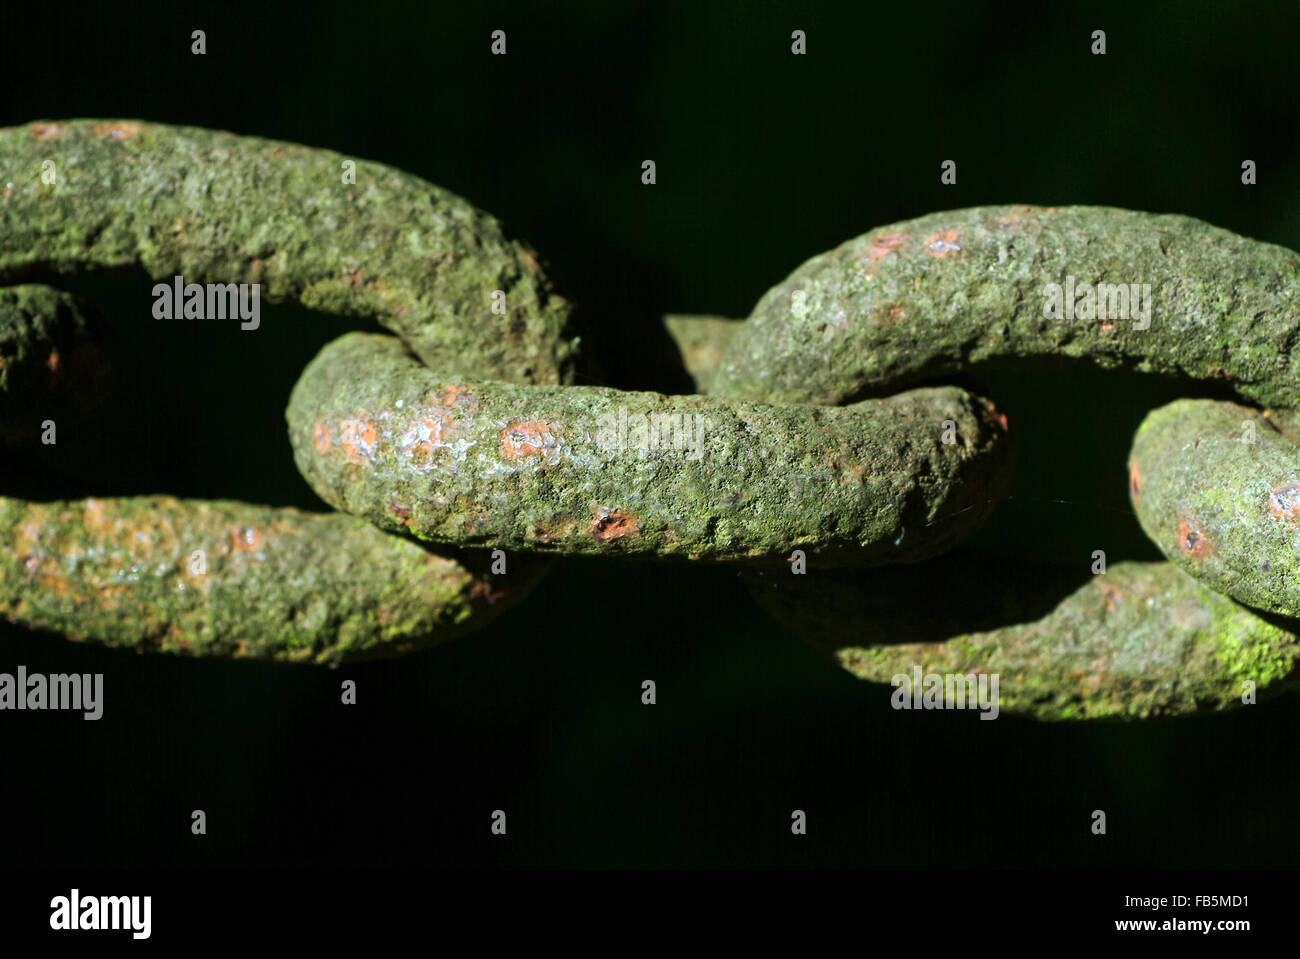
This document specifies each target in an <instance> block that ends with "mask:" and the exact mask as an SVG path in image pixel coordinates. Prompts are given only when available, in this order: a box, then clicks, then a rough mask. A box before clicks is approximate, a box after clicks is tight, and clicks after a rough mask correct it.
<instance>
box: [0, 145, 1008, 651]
mask: <svg viewBox="0 0 1300 959" xmlns="http://www.w3.org/2000/svg"><path fill="white" fill-rule="evenodd" d="M0 170H2V171H3V179H4V182H5V183H6V187H5V191H4V196H3V200H2V201H0V280H3V281H6V282H10V283H13V282H17V281H26V280H39V279H44V278H49V277H53V276H58V275H62V274H67V273H73V272H78V271H82V270H90V269H99V268H118V267H123V266H136V267H140V268H142V269H143V270H144V271H145V272H147V273H148V274H149V275H150V276H151V277H153V278H154V279H155V280H160V281H164V282H163V283H161V284H160V286H159V287H156V288H155V295H156V296H157V295H159V290H161V294H162V297H163V299H164V300H166V298H167V296H168V295H169V294H170V292H171V291H172V290H174V291H175V294H174V302H173V303H171V304H170V305H169V306H168V307H167V308H166V309H164V310H163V314H162V315H174V316H175V317H176V318H180V317H181V316H182V315H184V316H186V317H189V316H190V315H191V314H190V305H191V292H190V290H191V288H192V285H193V284H199V286H198V287H197V290H198V294H197V296H198V298H199V302H198V303H197V304H196V307H197V311H198V312H200V313H201V310H202V307H203V305H204V304H203V302H202V300H203V293H204V291H203V285H207V286H208V287H209V289H208V291H207V296H208V298H209V299H208V302H209V304H210V303H211V296H212V291H211V287H212V286H213V285H217V284H219V285H220V286H221V287H222V288H223V290H225V289H228V288H233V287H232V286H231V285H232V284H233V285H238V284H241V283H242V284H257V287H256V288H257V289H258V290H259V291H262V292H264V295H265V296H266V297H267V298H268V299H270V300H282V301H288V302H295V303H299V304H302V305H304V306H308V307H313V308H317V309H321V310H327V311H333V312H337V313H341V314H344V315H349V316H355V317H359V318H363V319H373V320H377V321H378V322H380V323H382V324H384V325H385V326H387V327H388V328H390V329H392V330H393V331H394V332H396V333H398V334H399V336H400V337H401V341H400V343H399V342H398V341H397V340H389V339H386V338H382V337H373V336H361V335H358V336H353V337H345V338H343V339H342V340H341V341H339V342H338V343H337V344H334V345H332V346H331V347H328V348H327V349H326V350H325V351H323V353H322V355H321V357H320V358H318V359H317V360H316V361H315V362H314V363H313V364H312V365H311V368H310V369H309V371H308V372H307V374H306V375H305V376H304V377H303V380H302V382H300V384H299V386H298V387H297V389H295V391H294V402H293V405H292V406H291V410H290V420H291V423H293V424H294V430H293V439H294V446H295V451H296V454H297V457H298V462H299V464H300V466H301V467H302V470H303V472H304V474H305V475H306V476H307V477H308V478H309V479H310V480H311V481H313V483H314V485H316V487H317V489H318V490H319V491H320V492H322V493H323V494H324V495H325V497H326V498H327V499H328V500H329V501H331V502H332V503H336V504H338V505H340V506H343V507H344V508H346V509H348V510H351V511H354V512H357V513H359V514H360V515H361V516H363V517H365V518H367V519H370V520H372V521H373V522H374V523H375V524H376V525H378V526H381V527H383V528H385V529H387V530H389V531H392V532H400V533H402V534H415V535H417V536H419V537H421V538H424V539H426V540H430V541H433V542H436V543H438V544H440V545H443V546H450V545H456V546H483V547H494V548H507V549H511V550H533V551H551V552H558V553H583V552H594V553H598V554H624V555H641V556H665V557H707V558H712V559H731V560H746V559H761V558H769V559H771V558H775V557H781V556H783V555H784V554H785V553H786V552H788V550H789V549H790V548H791V547H792V546H799V545H803V546H806V547H807V548H808V549H809V550H810V551H811V552H814V553H816V555H818V557H819V558H820V560H821V561H827V562H837V561H838V562H853V563H878V562H888V561H894V560H904V559H917V558H922V557H925V556H928V555H933V554H934V553H937V552H940V551H942V550H945V549H947V548H948V547H949V546H951V545H952V544H953V543H954V542H956V541H957V540H958V539H959V538H960V537H961V536H962V535H964V534H965V533H967V532H970V531H972V530H973V529H975V528H976V527H977V526H978V525H979V524H980V523H981V522H982V520H983V518H984V516H985V515H986V514H987V512H988V510H989V508H990V505H991V503H992V502H994V501H996V499H997V498H998V497H999V496H1000V495H1001V490H1002V487H1003V485H1004V484H1005V482H1006V479H1007V477H1008V475H1009V471H1008V470H1007V469H1005V468H1003V466H1002V465H1001V464H1003V463H1004V461H1005V459H1006V455H1007V451H1008V448H1009V447H1008V444H1007V443H1006V442H1005V440H1004V435H1003V434H1004V432H1005V425H1006V424H1005V420H1004V419H1003V418H1002V417H1000V415H999V414H998V413H997V412H996V411H995V410H994V409H993V408H992V407H991V405H990V404H988V403H987V402H985V401H983V400H979V399H977V398H974V397H970V396H968V395H967V394H965V393H964V392H963V391H961V390H959V389H956V388H954V387H945V388H940V389H930V390H918V391H915V392H914V393H911V394H904V395H901V396H899V397H894V398H890V399H888V400H882V401H876V402H872V403H868V404H862V405H861V406H860V407H859V408H858V409H852V410H849V409H846V410H833V409H819V408H814V407H771V406H767V405H764V404H758V403H738V404H720V403H717V402H713V401H709V400H706V399H702V398H700V397H665V396H661V395H658V394H645V393H620V392H618V391H615V390H605V389H595V388H574V387H563V388H562V387H560V386H559V384H565V383H568V382H569V381H570V380H571V379H572V362H573V359H574V357H575V354H576V345H577V344H576V340H574V339H573V338H572V337H571V336H570V335H569V333H568V326H567V317H568V307H567V304H565V303H564V301H563V300H561V299H560V298H559V297H557V296H555V295H554V294H553V293H552V292H551V291H550V285H549V282H548V281H547V280H546V277H545V276H544V274H543V273H542V271H541V268H540V266H539V265H538V263H537V260H536V258H535V256H534V255H533V254H532V252H531V251H530V250H529V249H528V248H527V247H524V246H522V245H520V244H517V243H514V242H511V241H507V240H506V239H505V238H504V237H503V236H502V235H501V232H500V230H499V228H498V227H497V225H496V222H495V221H494V220H493V219H492V218H491V217H489V216H487V215H486V214H483V213H481V212H480V211H478V210H476V209H474V208H473V207H472V206H470V205H469V204H468V203H466V202H465V201H463V200H461V199H460V198H458V197H455V196H452V195H451V194H448V193H446V192H445V191H442V190H440V189H438V188H437V187H434V186H432V185H431V184H428V183H425V182H423V181H421V180H418V179H416V178H414V177H411V176H409V175H407V174H404V173H401V172H400V171H396V170H392V169H389V168H387V167H383V166H380V165H379V164H373V163H367V162H365V161H352V160H349V159H348V158H346V157H343V156H341V155H339V154H335V153H332V152H330V151H324V150H313V149H309V148H305V147H300V146H296V145H293V144H286V143H278V142H273V141H266V140H259V139H256V138H251V137H236V136H232V135H230V134H224V133H216V132H212V131H207V130H199V129H194V128H183V127H166V126H161V125H158V124H148V123H138V122H134V121H93V120H79V121H71V122H66V123H61V122H53V123H35V124H29V125H28V126H26V127H20V128H16V129H11V130H4V131H0ZM349 174H350V176H349ZM250 193H255V194H256V196H257V197H258V199H259V202H257V203H247V202H242V201H241V202H236V201H240V200H241V198H243V197H246V196H247V195H249V194H250ZM12 289H13V290H14V291H22V290H26V289H43V288H26V287H14V288H12ZM6 295H12V296H18V295H19V292H14V293H12V294H6ZM31 295H32V296H38V294H35V293H33V294H31ZM39 295H42V296H47V297H48V296H57V297H63V296H64V295H63V294H58V293H57V292H55V291H48V293H43V294H39ZM224 295H225V293H224V292H223V293H221V294H220V296H224ZM241 295H242V294H241ZM182 300H184V312H183V313H182ZM62 302H63V301H62V300H60V303H62ZM217 302H218V305H221V300H220V299H218V301H217ZM209 308H210V307H209ZM54 309H55V305H54V304H53V303H52V302H50V303H46V304H45V308H44V312H42V313H41V315H42V316H46V315H48V316H54V315H55V313H54ZM157 310H158V308H157V305H155V314H154V315H155V316H160V314H159V313H158V312H157ZM232 310H233V307H232ZM241 310H242V303H241ZM171 311H174V312H171ZM10 312H11V313H14V314H15V315H18V314H21V315H22V316H27V315H29V314H32V313H33V311H32V310H31V309H27V308H25V307H24V308H23V309H20V310H17V311H14V310H11V311H10ZM38 312H39V311H38ZM65 312H66V308H65ZM223 315H225V314H223ZM232 318H233V317H232ZM241 319H249V318H248V317H246V316H244V317H241ZM27 325H28V326H31V325H32V324H31V323H28V324H27ZM64 325H67V324H64ZM241 325H243V324H241ZM72 326H73V327H76V326H77V324H76V323H73V324H72ZM256 326H257V320H256V319H253V320H252V321H251V322H249V323H248V324H247V325H245V326H244V328H245V329H256ZM37 327H38V330H37V331H38V332H40V333H42V334H43V335H44V339H41V340H40V342H39V349H37V348H31V347H30V346H29V344H28V343H27V340H28V339H31V337H30V336H27V335H26V333H25V331H24V328H23V327H22V326H21V324H19V323H18V322H16V321H15V322H12V323H10V324H9V328H10V329H13V330H17V331H20V332H22V333H23V336H24V337H26V338H25V339H22V338H17V339H16V342H18V343H19V344H20V345H21V347H22V349H20V350H15V351H13V352H14V353H15V355H16V357H17V358H18V359H21V360H22V361H23V362H22V363H21V365H19V366H16V367H15V369H16V371H17V372H16V373H15V377H17V376H18V373H24V374H25V372H26V371H27V370H28V369H29V368H31V367H32V366H33V362H32V357H36V356H38V354H40V353H41V351H42V350H43V349H44V347H45V345H46V342H45V341H46V340H49V339H50V336H49V335H48V330H46V327H49V324H48V323H47V324H46V327H41V326H40V324H37ZM50 329H53V327H50ZM17 336H18V335H17V334H15V337H17ZM408 350H410V351H412V352H414V353H415V354H416V355H417V356H419V357H420V358H422V359H423V360H424V361H426V362H427V363H429V364H430V365H431V366H433V367H435V368H436V370H437V372H434V371H432V370H429V369H426V368H424V367H421V366H420V365H419V364H418V363H417V362H416V361H415V360H413V359H411V358H410V357H409V356H408V354H407V351H408ZM51 352H53V351H52V350H51ZM340 364H341V365H340ZM25 382H26V381H24V380H22V379H15V383H17V384H19V385H20V386H21V385H23V384H24V383H25ZM29 392H31V393H33V395H36V392H34V391H31V390H28V389H26V388H24V399H26V397H27V394H28V393H29ZM38 405H39V404H38ZM5 410H6V412H8V411H10V410H12V411H14V412H15V413H17V414H20V415H17V421H18V424H19V425H18V426H17V428H16V429H17V433H18V434H19V435H22V436H27V435H29V434H30V431H31V429H32V424H31V422H30V419H31V417H30V414H29V413H28V412H27V411H26V410H20V409H19V408H18V407H17V406H16V404H13V403H10V402H8V401H6V406H5ZM665 421H666V422H668V423H669V424H670V430H669V432H670V433H671V436H668V435H666V434H665V433H664V432H663V431H662V430H661V424H662V423H663V422H665ZM652 425H653V427H654V428H655V429H656V432H655V434H654V435H653V436H650V435H647V433H646V428H648V427H650V426H652ZM665 440H667V442H666V443H665V442H664V441H665ZM0 502H3V504H4V511H3V515H0V520H2V521H3V523H2V525H0V535H3V536H4V537H5V542H6V545H7V546H8V549H7V553H8V555H9V560H8V561H7V562H6V563H5V564H4V566H3V568H0V608H2V609H3V610H4V611H5V613H6V614H7V615H8V616H10V618H12V619H15V620H20V621H22V622H24V623H27V624H29V625H32V626H36V627H40V628H46V629H51V630H56V631H59V632H62V633H64V634H65V635H70V636H74V637H81V638H93V639H98V640H102V641H105V642H111V643H117V644H125V645H134V646H136V647H139V648H150V649H153V648H158V649H165V650H169V651H184V652H189V653H197V654H211V655H222V656H254V657H262V658H274V659H284V660H292V661H297V660H310V661H337V660H340V659H344V658H350V657H353V656H357V655H377V654H383V653H393V652H400V651H402V650H405V649H407V648H411V647H413V646H414V645H418V644H420V643H421V642H426V641H429V639H431V638H440V637H442V636H446V635H451V634H453V633H454V632H456V631H463V629H464V628H467V627H469V626H472V625H475V624H478V623H480V622H483V621H486V619H487V613H489V612H491V611H490V610H487V609H486V606H488V605H490V606H492V607H493V609H497V608H500V606H501V605H504V601H505V599H507V598H516V597H517V596H518V595H520V594H522V592H525V591H526V588H527V586H529V585H530V584H531V583H532V582H533V581H534V580H535V579H536V577H537V572H536V571H537V570H538V569H539V568H542V566H539V564H540V563H541V561H540V560H533V561H532V564H531V565H529V564H528V563H526V562H525V560H527V557H523V558H514V559H512V560H511V563H512V564H513V563H516V562H518V563H523V566H522V568H521V569H520V571H519V573H518V574H515V575H512V576H511V577H510V578H509V579H508V580H507V579H505V578H493V579H490V580H489V579H485V578H484V574H483V572H482V568H483V566H484V565H485V564H483V563H475V562H472V561H470V560H465V561H464V563H462V562H461V561H459V560H457V559H454V558H452V557H438V556H435V555H433V554H430V553H427V552H425V551H423V550H421V549H420V548H419V547H418V546H417V545H415V544H414V543H412V542H411V541H410V540H409V539H407V538H404V537H397V536H388V535H385V534H383V533H380V532H379V531H377V530H372V529H369V528H367V527H364V526H362V525H359V523H358V521H355V520H352V519H346V520H345V519H344V518H343V517H337V516H334V517H331V516H308V515H305V514H298V513H295V512H294V511H291V510H268V509H267V508H265V507H258V506H252V505H248V504H236V503H203V502H197V501H183V500H175V499H169V498H130V499H121V500H113V499H93V498H92V499H88V500H86V501H84V502H81V503H70V502H64V503H52V504H34V503H26V502H22V501H19V500H12V499H8V500H3V501H0ZM349 557H350V558H351V559H350V562H349V561H347V560H348V558H349ZM359 563H365V564H366V572H365V574H364V575H358V574H353V575H351V576H349V571H350V570H352V569H353V568H354V565H353V564H359ZM542 565H544V564H542ZM193 570H198V572H193ZM507 583H509V588H507V586H506V584H507ZM485 604H486V605H485ZM367 624H368V625H367Z"/></svg>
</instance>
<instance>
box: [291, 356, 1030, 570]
mask: <svg viewBox="0 0 1300 959" xmlns="http://www.w3.org/2000/svg"><path fill="white" fill-rule="evenodd" d="M655 417H658V418H659V419H658V420H656V419H654V418H655ZM639 418H642V419H639ZM288 421H289V432H290V440H291V442H292V444H293V448H294V455H295V460H296V462H297V464H298V468H299V470H300V471H301V472H302V474H303V475H304V476H305V477H306V478H307V480H308V482H310V483H311V485H312V487H313V488H314V489H315V490H316V491H317V492H318V493H319V494H320V495H321V496H322V497H323V498H324V499H325V500H326V501H327V502H329V503H330V504H332V505H333V506H335V507H337V508H339V509H341V510H344V511H346V512H349V513H353V514H355V515H358V516H363V517H365V518H366V519H368V520H370V521H371V522H373V523H375V524H377V525H379V526H381V527H383V528H385V529H390V530H409V531H410V532H411V533H413V534H414V535H415V536H417V537H419V538H421V539H425V540H429V541H432V542H437V543H456V544H460V545H483V546H500V547H504V548H509V549H528V550H538V551H554V552H563V553H569V554H598V555H629V556H631V555H640V556H654V557H678V558H683V559H684V558H701V559H715V560H747V559H762V558H769V559H771V558H784V557H788V556H789V555H790V552H791V550H793V549H798V548H802V549H805V550H808V551H815V552H816V554H817V555H818V556H820V557H821V558H823V559H824V560H825V561H827V562H844V563H855V564H872V563H883V562H891V561H904V560H909V559H916V558H919V557H922V556H927V555H933V554H934V553H937V552H941V551H943V550H945V549H947V548H949V547H950V546H952V545H953V544H954V543H955V542H957V541H958V540H960V539H961V538H962V537H963V536H964V535H966V534H968V533H970V532H971V531H973V530H974V529H976V528H978V526H979V525H980V524H981V523H982V522H983V520H984V518H985V517H986V516H987V514H988V512H989V511H990V510H991V509H992V507H993V504H994V503H995V502H996V501H997V499H998V498H1000V496H1001V495H1002V492H1003V487H1002V486H1001V485H1000V484H1001V482H1002V480H1003V478H1005V476H1006V474H1007V470H1006V469H1005V468H1004V466H1005V459H1006V454H1007V448H1008V444H1007V443H1006V442H1005V436H1004V432H1005V423H1004V421H1003V419H1002V418H1001V417H1000V416H999V415H998V414H997V413H996V412H995V411H994V410H993V409H992V408H991V407H990V406H988V405H987V404H986V403H985V402H984V401H981V400H978V399H976V398H973V397H971V396H969V395H968V394H966V393H965V392H963V391H962V390H959V389H957V388H955V387H945V388H940V389H930V390H917V391H914V392H910V393H904V394H900V395H898V396H894V397H890V398H888V399H884V400H879V401H872V402H869V403H864V404H860V405H857V406H853V407H846V408H839V409H837V408H821V407H811V406H769V405H766V404H761V403H748V402H719V401H716V400H712V399H710V398H707V397H701V396H664V395H661V394H658V393H638V392H620V391H617V390H611V389H604V388H598V387H540V386H516V385H511V384H505V383H494V382H478V383H472V382H470V383H467V382H465V381H464V380H462V379H460V378H459V377H448V376H447V375H445V374H439V373H436V372H434V371H431V370H429V369H427V368H425V367H422V366H420V365H419V364H418V363H416V362H415V361H414V360H413V359H412V358H411V357H410V356H409V355H407V354H406V353H405V351H404V350H403V349H402V347H401V344H400V343H398V342H397V341H396V340H392V339H390V338H388V337H381V336H370V335H364V334H352V335H349V336H346V337H343V338H341V339H339V340H337V341H335V342H334V343H332V344H330V345H328V346H326V347H325V349H324V350H322V351H321V353H320V354H319V355H318V356H317V357H316V358H315V359H314V360H313V361H312V362H311V363H310V364H308V366H307V369H306V370H304V372H303V375H302V376H301V377H300V379H299V381H298V383H297V385H296V386H295V388H294V391H293V394H292V396H291V397H290V402H289V409H288ZM945 421H951V424H950V429H951V431H952V438H953V440H954V442H952V443H951V444H947V443H945V442H944V430H945ZM638 422H642V423H644V424H645V425H646V426H648V427H649V429H643V430H641V431H639V432H638V426H637V424H638ZM656 422H658V424H659V427H660V428H658V429H656V428H655V425H654V424H655V423H656ZM665 422H667V423H669V424H671V425H670V427H669V428H668V429H667V430H664V429H663V424H664V423H665ZM654 440H657V441H658V442H659V446H658V448H652V446H651V443H652V442H653V441H654Z"/></svg>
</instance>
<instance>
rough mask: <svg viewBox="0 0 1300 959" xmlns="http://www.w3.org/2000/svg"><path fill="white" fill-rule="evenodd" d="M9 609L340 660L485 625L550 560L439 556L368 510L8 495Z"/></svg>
mask: <svg viewBox="0 0 1300 959" xmlns="http://www.w3.org/2000/svg"><path fill="white" fill-rule="evenodd" d="M0 541H3V543H4V551H3V554H0V611H2V612H3V613H4V614H5V615H7V616H8V617H9V618H10V619H11V620H14V621H17V622H22V623H25V624H28V625H31V626H35V627H38V628H40V629H44V630H51V631H54V632H57V633H61V634H63V635H65V636H67V637H69V638H73V639H93V640H97V641H99V642H103V643H107V644H109V645H113V646H123V647H128V648H133V649H137V650H156V651H162V652H168V653H184V654H188V655H193V656H222V657H241V658H243V657H247V658H251V659H268V660H277V661H282V662H307V663H336V662H341V661H344V660H354V659H361V658H367V657H374V656H388V655H395V654H398V653H403V652H407V651H409V650H411V649H415V648H418V647H419V646H421V645H425V644H427V643H429V642H431V641H434V640H439V641H440V640H444V639H450V638H452V637H454V636H457V635H460V634H462V633H465V632H468V631H470V630H472V629H476V628H478V627H480V626H482V625H484V624H485V623H486V622H488V621H489V620H490V619H491V618H492V617H494V616H495V615H496V614H497V613H499V612H501V611H502V610H504V609H506V608H508V607H509V606H510V605H511V604H512V603H513V602H515V601H517V600H518V599H520V598H522V597H523V596H524V595H526V594H527V593H528V591H529V590H530V589H531V588H532V587H533V586H534V585H535V584H536V582H537V581H538V580H539V579H540V577H541V574H542V573H543V571H544V568H545V564H544V563H538V562H532V563H529V562H527V561H526V560H524V559H521V560H519V561H518V562H514V561H512V563H511V566H510V569H509V575H506V576H496V575H493V574H492V571H491V569H490V565H491V562H492V561H491V558H490V557H488V556H487V555H486V554H478V555H475V554H448V555H439V554H437V553H433V552H430V551H429V550H426V549H424V548H422V547H421V546H420V545H419V544H417V543H413V542H411V541H409V540H407V539H403V538H402V537H400V536H390V535H388V534H386V533H384V532H382V531H380V530H378V529H376V528H375V527H373V526H371V525H370V524H369V523H366V522H365V521H363V520H360V519H356V518H355V517H351V516H344V515H342V514H340V513H327V514H311V513H303V512H299V511H298V510H294V509H277V508H272V507H269V506H255V505H252V504H249V503H237V502H230V501H221V500H181V499H175V498H173V497H170V496H140V497H126V498H105V499H94V498H91V499H86V500H83V501H79V502H52V503H30V502H25V501H22V500H15V499H7V498H4V497H0Z"/></svg>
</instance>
